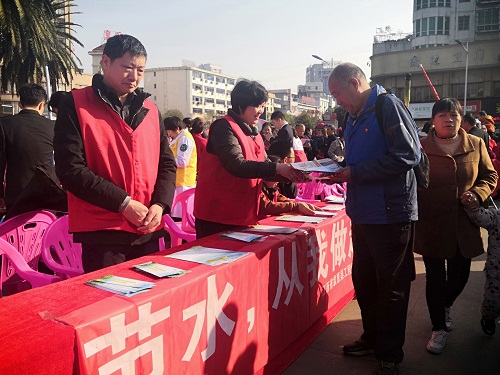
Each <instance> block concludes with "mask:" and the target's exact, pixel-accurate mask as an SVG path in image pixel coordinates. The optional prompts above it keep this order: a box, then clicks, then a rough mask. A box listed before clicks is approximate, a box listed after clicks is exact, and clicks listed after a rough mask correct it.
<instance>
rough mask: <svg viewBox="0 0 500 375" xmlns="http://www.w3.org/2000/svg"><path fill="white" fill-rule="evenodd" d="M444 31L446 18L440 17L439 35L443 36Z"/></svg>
mask: <svg viewBox="0 0 500 375" xmlns="http://www.w3.org/2000/svg"><path fill="white" fill-rule="evenodd" d="M443 31H444V18H443V17H438V22H437V34H438V35H443Z"/></svg>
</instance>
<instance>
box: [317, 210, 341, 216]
mask: <svg viewBox="0 0 500 375" xmlns="http://www.w3.org/2000/svg"><path fill="white" fill-rule="evenodd" d="M313 212H314V215H315V216H320V217H321V216H322V217H334V216H337V214H336V213H335V212H332V211H313Z"/></svg>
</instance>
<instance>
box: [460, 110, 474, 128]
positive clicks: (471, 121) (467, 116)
mask: <svg viewBox="0 0 500 375" xmlns="http://www.w3.org/2000/svg"><path fill="white" fill-rule="evenodd" d="M463 121H465V122H466V123H467V124H469V125H471V126H476V119H475V117H474V116H472V115H471V114H470V113H466V114H465V115H464V117H463Z"/></svg>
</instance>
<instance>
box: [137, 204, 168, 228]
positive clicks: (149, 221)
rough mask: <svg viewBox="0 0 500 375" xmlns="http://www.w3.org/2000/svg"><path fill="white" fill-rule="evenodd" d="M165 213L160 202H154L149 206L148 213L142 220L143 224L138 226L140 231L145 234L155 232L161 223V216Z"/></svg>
mask: <svg viewBox="0 0 500 375" xmlns="http://www.w3.org/2000/svg"><path fill="white" fill-rule="evenodd" d="M162 215H163V208H162V207H161V206H160V205H158V204H153V205H152V206H151V207H149V211H148V214H147V215H146V218H145V219H144V221H143V222H142V226H140V227H139V228H137V230H138V231H139V232H142V233H144V234H146V233H151V232H154V231H155V229H156V228H158V226H159V225H160V224H161V217H162Z"/></svg>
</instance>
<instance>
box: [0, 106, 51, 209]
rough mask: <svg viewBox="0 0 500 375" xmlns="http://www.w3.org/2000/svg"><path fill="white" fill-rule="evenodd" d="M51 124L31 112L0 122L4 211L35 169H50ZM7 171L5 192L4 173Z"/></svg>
mask: <svg viewBox="0 0 500 375" xmlns="http://www.w3.org/2000/svg"><path fill="white" fill-rule="evenodd" d="M53 139H54V121H51V120H49V119H47V118H45V117H43V116H40V114H39V113H38V112H37V111H35V110H31V109H23V110H22V111H21V112H19V113H18V114H17V115H14V116H9V117H2V119H1V120H0V186H2V189H0V197H1V198H5V203H6V205H7V211H8V210H9V208H10V207H11V206H12V205H13V204H14V202H15V201H16V200H17V198H18V197H19V195H20V194H21V192H22V191H23V189H24V188H25V187H26V186H27V185H28V183H29V182H30V180H31V179H32V178H33V175H34V174H35V170H36V169H37V168H40V169H42V170H43V171H49V170H50V169H51V168H52V165H53V162H52V156H53V151H54V144H53ZM6 167H7V175H6V180H5V183H6V184H5V191H4V189H3V183H4V173H5V169H6Z"/></svg>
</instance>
